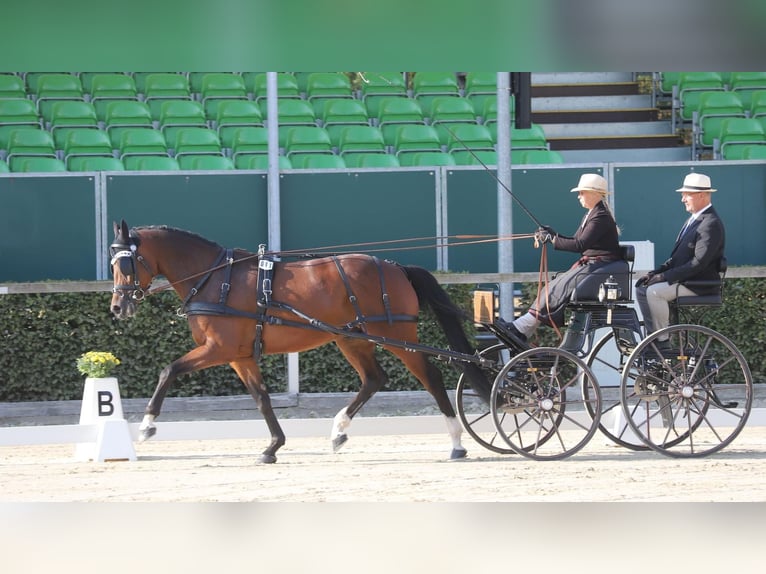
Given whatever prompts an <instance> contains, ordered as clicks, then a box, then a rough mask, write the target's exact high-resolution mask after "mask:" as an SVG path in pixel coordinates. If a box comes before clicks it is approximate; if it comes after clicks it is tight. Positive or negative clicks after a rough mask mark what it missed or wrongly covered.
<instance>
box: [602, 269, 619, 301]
mask: <svg viewBox="0 0 766 574" xmlns="http://www.w3.org/2000/svg"><path fill="white" fill-rule="evenodd" d="M619 297H620V286H619V284H618V283H617V281H615V279H614V277H613V276H612V275H610V276H609V278H608V279H607V280H606V281H604V282H603V283H602V284H601V285H600V286H599V288H598V300H599V301H601V302H602V303H603V302H604V301H607V302H611V301H617V299H619Z"/></svg>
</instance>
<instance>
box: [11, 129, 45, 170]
mask: <svg viewBox="0 0 766 574" xmlns="http://www.w3.org/2000/svg"><path fill="white" fill-rule="evenodd" d="M28 156H43V157H52V158H55V157H56V147H55V145H54V143H53V136H52V135H51V134H50V132H48V131H45V130H29V129H20V130H15V131H13V132H11V134H10V136H9V138H8V155H7V156H6V158H5V160H6V161H7V162H8V166H9V167H10V168H11V171H23V170H21V169H19V168H18V166H17V164H18V163H19V160H21V159H22V158H23V157H28Z"/></svg>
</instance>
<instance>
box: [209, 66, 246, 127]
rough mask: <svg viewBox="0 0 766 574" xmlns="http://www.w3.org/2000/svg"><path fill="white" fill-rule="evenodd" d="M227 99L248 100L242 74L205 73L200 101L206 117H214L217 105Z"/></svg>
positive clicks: (210, 118)
mask: <svg viewBox="0 0 766 574" xmlns="http://www.w3.org/2000/svg"><path fill="white" fill-rule="evenodd" d="M227 100H243V101H248V99H247V89H246V88H245V80H244V79H243V78H242V76H240V75H239V74H232V73H212V74H205V76H204V77H203V78H202V90H201V92H200V101H201V102H202V107H203V108H205V114H206V116H207V118H208V119H209V120H213V119H216V117H217V115H218V105H219V104H220V103H221V102H223V101H227Z"/></svg>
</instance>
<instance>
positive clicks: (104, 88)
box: [89, 74, 138, 121]
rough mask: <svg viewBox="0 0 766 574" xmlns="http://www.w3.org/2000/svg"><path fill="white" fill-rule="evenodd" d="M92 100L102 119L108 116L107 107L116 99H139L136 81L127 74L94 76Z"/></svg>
mask: <svg viewBox="0 0 766 574" xmlns="http://www.w3.org/2000/svg"><path fill="white" fill-rule="evenodd" d="M89 93H90V101H91V103H92V104H93V107H94V108H95V109H96V116H97V117H98V119H99V120H100V121H104V120H105V117H106V107H107V105H108V104H109V103H111V102H113V101H114V100H131V101H138V92H137V90H136V83H135V81H134V80H133V78H132V77H130V76H128V75H127V74H98V75H96V76H94V77H93V80H92V85H91V88H90V91H89Z"/></svg>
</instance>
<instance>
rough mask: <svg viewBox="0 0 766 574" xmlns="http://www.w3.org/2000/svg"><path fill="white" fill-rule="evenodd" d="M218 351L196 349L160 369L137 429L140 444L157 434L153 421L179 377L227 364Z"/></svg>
mask: <svg viewBox="0 0 766 574" xmlns="http://www.w3.org/2000/svg"><path fill="white" fill-rule="evenodd" d="M220 351H221V350H220V349H219V348H215V347H207V346H202V347H197V348H195V349H192V350H191V351H189V352H188V353H186V354H185V355H184V356H183V357H181V358H180V359H176V360H175V361H173V362H172V363H170V364H169V365H168V366H167V367H165V368H164V369H162V372H161V373H160V378H159V381H158V382H157V387H156V388H155V389H154V394H153V395H152V398H151V399H149V403H148V404H147V405H146V411H145V414H144V418H143V420H142V421H141V425H140V426H139V427H138V431H139V436H138V440H139V441H140V442H143V441H145V440H148V439H150V438H152V437H153V436H154V435H155V434H157V427H156V425H155V424H154V421H155V419H156V418H157V417H158V416H159V414H160V411H161V410H162V402H163V401H164V400H165V395H167V393H168V390H169V389H170V385H172V384H173V382H174V381H175V380H176V379H177V378H178V377H179V376H181V375H185V374H187V373H193V372H194V371H199V370H201V369H206V368H208V367H213V366H215V365H221V364H223V363H226V362H228V360H227V359H224V358H221V356H220V355H221V352H220Z"/></svg>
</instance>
